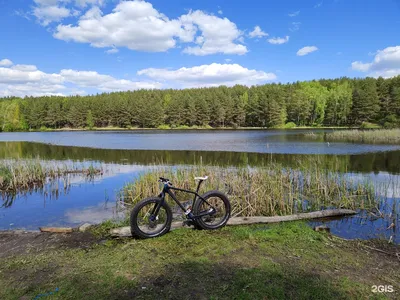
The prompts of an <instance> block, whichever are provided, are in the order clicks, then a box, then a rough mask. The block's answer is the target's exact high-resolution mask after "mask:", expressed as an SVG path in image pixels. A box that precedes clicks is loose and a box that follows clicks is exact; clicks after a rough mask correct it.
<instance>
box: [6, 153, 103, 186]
mask: <svg viewBox="0 0 400 300" xmlns="http://www.w3.org/2000/svg"><path fill="white" fill-rule="evenodd" d="M101 172H102V171H101V170H100V169H97V168H95V167H93V166H89V167H88V168H85V169H78V168H76V167H74V166H67V165H48V164H44V163H42V162H41V161H39V160H27V161H19V160H8V161H0V191H1V192H9V193H15V192H19V191H27V190H30V189H32V188H36V187H41V186H43V185H44V184H45V183H46V181H47V180H52V179H56V178H59V177H62V176H65V175H68V174H80V175H84V176H88V177H92V176H95V175H97V174H100V173H101Z"/></svg>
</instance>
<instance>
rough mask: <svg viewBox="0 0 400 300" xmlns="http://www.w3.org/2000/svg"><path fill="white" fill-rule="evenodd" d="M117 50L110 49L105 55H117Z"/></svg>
mask: <svg viewBox="0 0 400 300" xmlns="http://www.w3.org/2000/svg"><path fill="white" fill-rule="evenodd" d="M118 52H119V50H118V49H117V48H111V49H109V50H107V51H106V53H107V54H115V53H118Z"/></svg>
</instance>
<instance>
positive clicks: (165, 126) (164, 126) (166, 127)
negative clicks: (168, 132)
mask: <svg viewBox="0 0 400 300" xmlns="http://www.w3.org/2000/svg"><path fill="white" fill-rule="evenodd" d="M157 129H171V126H169V125H166V124H163V125H159V126H158V127H157Z"/></svg>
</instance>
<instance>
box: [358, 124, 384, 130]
mask: <svg viewBox="0 0 400 300" xmlns="http://www.w3.org/2000/svg"><path fill="white" fill-rule="evenodd" d="M360 128H361V129H379V128H381V127H380V126H379V125H378V124H375V123H370V122H362V124H361V126H360Z"/></svg>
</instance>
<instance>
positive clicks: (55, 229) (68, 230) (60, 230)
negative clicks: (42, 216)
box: [39, 227, 73, 233]
mask: <svg viewBox="0 0 400 300" xmlns="http://www.w3.org/2000/svg"><path fill="white" fill-rule="evenodd" d="M39 229H40V231H41V232H53V233H71V232H72V231H73V229H72V228H70V227H66V228H63V227H40V228H39Z"/></svg>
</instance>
